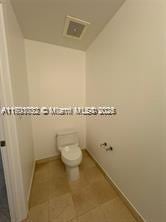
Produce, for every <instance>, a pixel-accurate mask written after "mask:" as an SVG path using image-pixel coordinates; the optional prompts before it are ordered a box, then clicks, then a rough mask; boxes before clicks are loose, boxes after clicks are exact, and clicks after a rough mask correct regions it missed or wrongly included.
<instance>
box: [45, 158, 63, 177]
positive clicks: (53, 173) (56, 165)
mask: <svg viewBox="0 0 166 222" xmlns="http://www.w3.org/2000/svg"><path fill="white" fill-rule="evenodd" d="M49 176H50V177H51V178H52V177H55V178H56V177H66V172H65V167H64V164H63V163H62V162H61V160H54V161H50V163H49Z"/></svg>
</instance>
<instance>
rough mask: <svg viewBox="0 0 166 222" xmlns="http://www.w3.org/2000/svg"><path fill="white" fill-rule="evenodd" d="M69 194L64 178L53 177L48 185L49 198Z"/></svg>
mask: <svg viewBox="0 0 166 222" xmlns="http://www.w3.org/2000/svg"><path fill="white" fill-rule="evenodd" d="M69 192H70V187H69V183H68V180H67V178H66V177H53V178H52V179H51V180H50V184H49V198H52V196H60V195H64V194H66V193H69Z"/></svg>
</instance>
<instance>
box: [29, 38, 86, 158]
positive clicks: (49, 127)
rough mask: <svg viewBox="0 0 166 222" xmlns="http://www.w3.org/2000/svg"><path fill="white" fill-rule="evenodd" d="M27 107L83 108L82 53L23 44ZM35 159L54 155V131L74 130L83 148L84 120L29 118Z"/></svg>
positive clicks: (83, 61)
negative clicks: (26, 79)
mask: <svg viewBox="0 0 166 222" xmlns="http://www.w3.org/2000/svg"><path fill="white" fill-rule="evenodd" d="M25 45H26V58H27V68H28V79H29V92H30V103H31V105H33V106H39V107H42V106H59V107H66V106H67V107H68V106H84V104H85V53H84V52H82V51H78V50H73V49H69V48H64V47H60V46H55V45H50V44H47V43H42V42H36V41H31V40H25ZM32 122H33V139H34V148H35V157H36V159H42V158H47V157H50V156H54V155H57V150H56V145H55V135H56V132H57V130H59V129H63V128H75V129H76V130H77V131H78V132H79V135H80V140H81V147H82V148H85V118H84V117H78V116H77V117H76V116H65V117H64V116H62V117H58V116H47V117H46V116H44V117H43V116H40V117H36V118H35V117H34V118H33V121H32Z"/></svg>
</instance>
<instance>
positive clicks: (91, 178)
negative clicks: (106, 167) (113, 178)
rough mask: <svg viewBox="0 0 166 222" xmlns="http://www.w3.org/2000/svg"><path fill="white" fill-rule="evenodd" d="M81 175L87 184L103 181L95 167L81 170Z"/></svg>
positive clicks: (101, 175)
mask: <svg viewBox="0 0 166 222" xmlns="http://www.w3.org/2000/svg"><path fill="white" fill-rule="evenodd" d="M83 174H84V177H85V180H86V181H87V183H89V184H90V183H93V182H95V181H98V180H100V179H105V178H104V176H103V174H102V173H101V171H100V170H99V169H98V168H97V167H96V166H95V167H90V168H86V169H84V170H83Z"/></svg>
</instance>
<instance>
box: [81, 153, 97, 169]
mask: <svg viewBox="0 0 166 222" xmlns="http://www.w3.org/2000/svg"><path fill="white" fill-rule="evenodd" d="M95 166H96V164H95V162H94V161H93V160H92V159H91V158H90V157H89V156H85V157H84V156H83V159H82V163H81V164H80V171H82V170H84V169H86V168H90V167H95Z"/></svg>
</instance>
